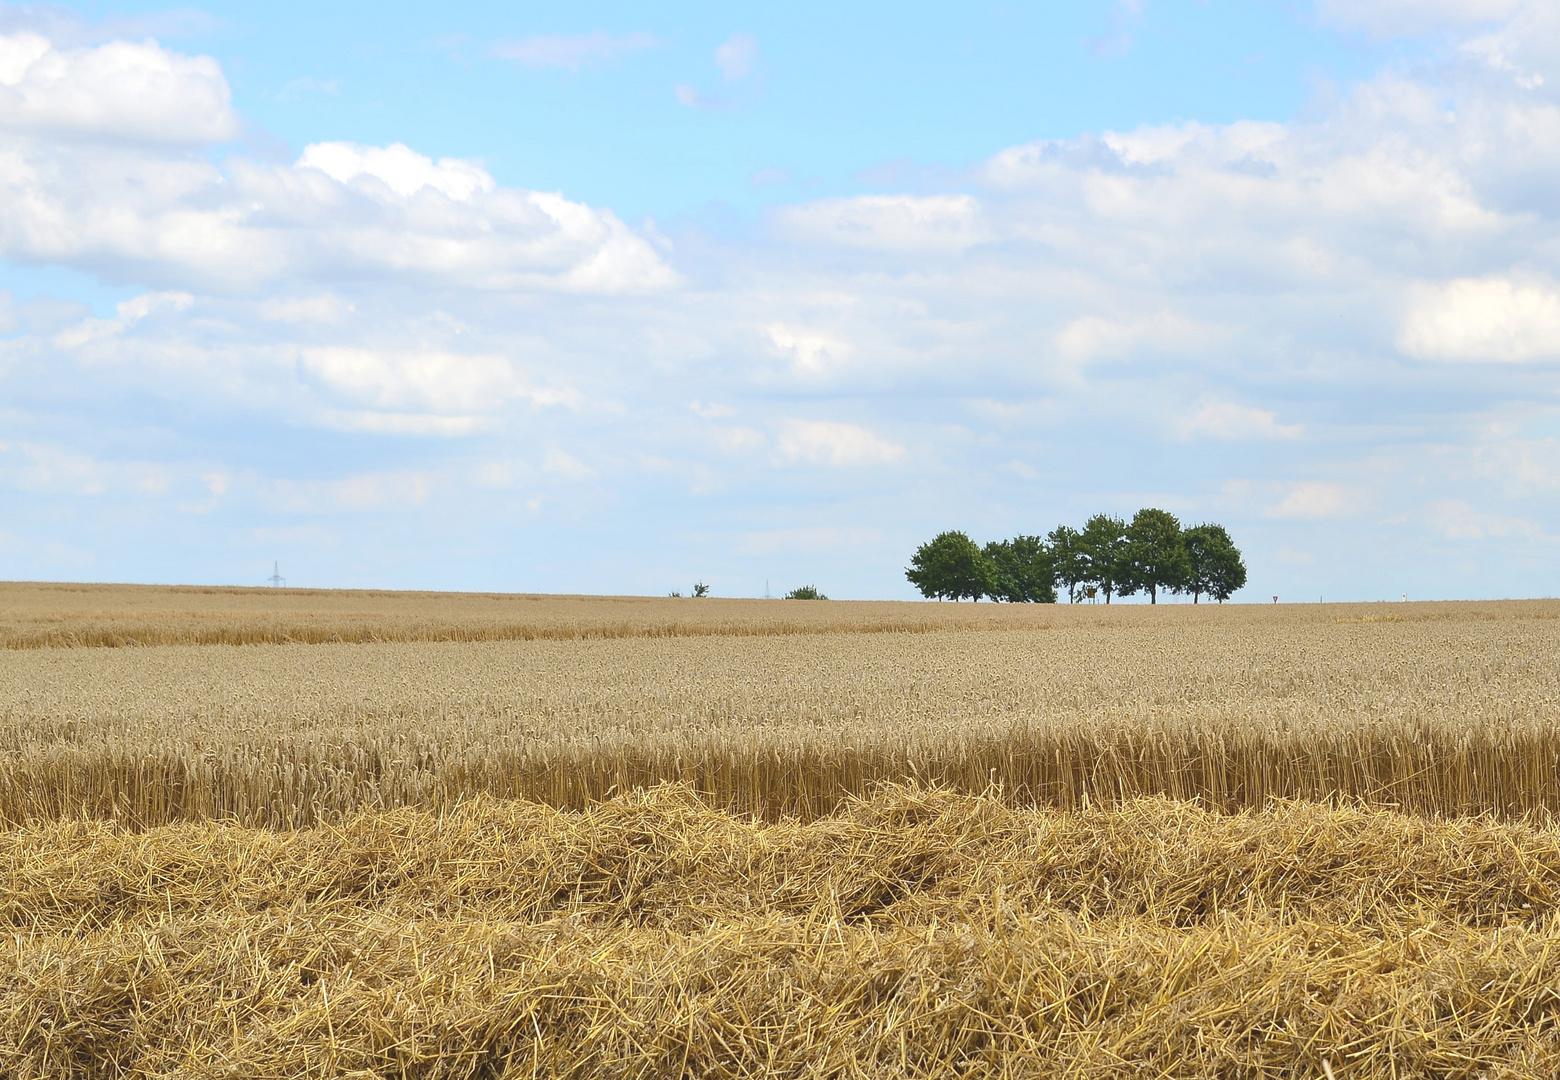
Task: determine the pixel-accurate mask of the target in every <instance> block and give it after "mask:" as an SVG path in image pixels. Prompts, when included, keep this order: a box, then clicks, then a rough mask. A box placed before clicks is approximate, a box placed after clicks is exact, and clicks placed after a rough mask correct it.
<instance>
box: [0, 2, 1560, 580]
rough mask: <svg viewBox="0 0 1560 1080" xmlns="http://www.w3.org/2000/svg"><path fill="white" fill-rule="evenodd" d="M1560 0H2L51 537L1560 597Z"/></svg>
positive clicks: (11, 400) (521, 563)
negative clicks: (1069, 562) (1234, 560)
mask: <svg viewBox="0 0 1560 1080" xmlns="http://www.w3.org/2000/svg"><path fill="white" fill-rule="evenodd" d="M1557 226H1560V5H1556V4H1554V3H1553V2H1552V0H1542V2H1540V0H1273V2H1264V0H1246V2H1243V3H1234V2H1226V0H1180V2H1170V0H1167V2H1161V0H1102V2H1070V3H1027V4H1022V5H1020V4H1010V3H997V4H978V3H977V4H904V3H896V4H892V5H890V4H886V3H859V4H853V5H841V4H837V3H836V4H827V5H825V4H819V3H810V2H798V3H793V4H789V5H740V4H738V5H733V4H730V3H723V4H720V5H716V4H713V3H708V4H706V3H691V2H690V3H668V4H664V5H655V6H654V7H653V8H646V7H645V6H644V5H627V4H611V3H597V2H582V3H581V2H577V3H571V4H568V5H562V4H526V5H497V4H478V3H468V2H463V0H449V2H446V3H443V4H439V5H428V4H417V5H412V4H402V3H395V2H381V3H377V4H374V5H369V4H363V3H353V2H343V3H336V4H329V5H322V4H318V3H313V4H301V3H293V2H291V0H281V2H274V3H270V4H267V5H263V6H262V5H255V4H251V3H245V4H239V3H226V2H219V3H207V4H200V5H198V6H192V7H178V8H172V7H166V6H161V5H157V4H142V3H125V4H95V3H89V4H80V5H76V6H69V7H52V6H33V5H6V4H0V579H8V580H71V581H126V582H173V583H191V584H235V585H260V584H262V583H263V582H264V581H265V579H266V578H268V577H269V576H270V575H271V573H272V570H273V567H275V566H277V565H278V564H279V565H280V570H281V574H282V575H283V576H285V577H286V579H287V581H288V583H289V584H290V585H295V586H308V587H349V588H363V587H372V588H418V589H424V588H426V589H471V590H495V591H524V592H583V593H626V594H664V593H667V592H669V591H671V590H674V589H676V590H681V591H683V592H687V591H689V590H690V589H691V586H692V584H693V583H694V582H695V581H703V582H706V583H708V584H709V585H710V586H711V591H712V593H713V594H714V595H717V596H761V595H764V594H765V592H766V591H768V592H770V593H772V594H775V595H778V594H780V593H781V592H783V591H785V590H788V589H791V588H794V587H796V586H798V585H803V584H814V585H816V586H817V587H818V588H819V589H821V590H822V591H824V592H825V593H827V594H829V595H830V596H833V597H837V598H851V599H854V598H861V599H877V598H881V599H908V598H912V597H914V596H915V593H914V590H913V589H912V587H911V586H910V585H909V583H908V582H907V581H906V580H905V579H904V567H905V566H906V565H907V563H908V560H909V557H910V555H911V553H912V552H913V551H914V549H915V547H916V545H917V544H919V543H921V542H923V541H925V540H927V539H930V538H931V537H932V536H934V535H935V534H937V533H938V532H941V531H943V530H945V529H960V530H963V531H964V532H966V533H968V534H969V535H970V536H971V537H973V538H974V539H976V540H977V541H981V542H985V541H988V540H995V539H1002V538H1005V537H1010V536H1014V535H1019V534H1036V533H1045V532H1047V531H1049V530H1050V529H1051V528H1053V527H1054V526H1056V525H1058V524H1063V523H1065V524H1071V525H1075V526H1076V525H1080V524H1081V523H1082V522H1083V520H1084V519H1085V518H1087V517H1088V516H1090V515H1091V514H1094V513H1097V512H1102V511H1103V512H1108V513H1112V514H1117V515H1121V516H1124V517H1130V515H1131V514H1132V513H1133V512H1134V511H1135V510H1137V509H1138V508H1140V507H1144V506H1155V507H1161V508H1163V509H1166V510H1169V511H1171V512H1172V513H1174V514H1176V515H1178V516H1179V517H1180V518H1181V519H1182V520H1183V521H1184V522H1186V523H1188V524H1191V523H1196V522H1202V521H1215V522H1219V523H1221V524H1223V525H1224V526H1226V528H1228V529H1229V531H1230V533H1231V535H1232V537H1233V538H1234V540H1235V542H1236V544H1237V545H1238V546H1239V547H1240V548H1241V549H1242V551H1243V552H1244V554H1245V558H1246V562H1247V565H1248V568H1249V571H1250V584H1249V586H1248V587H1247V588H1246V589H1245V590H1243V591H1242V592H1241V593H1240V594H1238V595H1237V599H1239V600H1244V601H1250V602H1271V600H1272V597H1274V596H1278V597H1280V598H1281V599H1283V600H1285V601H1307V602H1315V601H1316V600H1319V599H1326V600H1330V601H1331V600H1384V599H1393V600H1396V599H1399V598H1400V597H1402V596H1405V595H1406V596H1407V597H1409V598H1410V599H1440V598H1483V597H1521V596H1549V595H1557V594H1560V500H1557V495H1560V441H1557V436H1560V381H1557V376H1560V280H1557V278H1560V265H1557V264H1560V228H1557Z"/></svg>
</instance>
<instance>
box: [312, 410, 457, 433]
mask: <svg viewBox="0 0 1560 1080" xmlns="http://www.w3.org/2000/svg"><path fill="white" fill-rule="evenodd" d="M315 420H316V422H317V423H318V424H319V425H320V426H321V427H326V428H333V429H335V430H337V431H363V432H371V433H373V434H376V435H417V436H422V435H431V436H436V437H443V438H447V439H453V438H460V437H463V436H467V435H471V434H473V433H474V432H476V431H478V430H480V429H481V428H482V427H483V426H484V425H485V424H486V423H487V420H486V418H485V417H481V416H432V415H429V414H428V413H417V412H367V411H356V412H353V411H343V410H339V409H327V410H325V411H323V412H322V413H320V414H319V415H318V416H317V417H316V418H315Z"/></svg>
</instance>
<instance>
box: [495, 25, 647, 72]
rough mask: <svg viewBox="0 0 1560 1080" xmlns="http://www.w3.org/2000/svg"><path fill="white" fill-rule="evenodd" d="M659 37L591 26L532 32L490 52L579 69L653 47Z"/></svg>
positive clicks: (527, 63) (541, 64)
mask: <svg viewBox="0 0 1560 1080" xmlns="http://www.w3.org/2000/svg"><path fill="white" fill-rule="evenodd" d="M659 44H661V42H660V40H659V39H658V38H657V37H656V36H655V35H654V34H650V33H646V32H645V31H642V30H640V31H635V32H634V33H631V34H609V33H607V32H606V31H605V30H592V31H591V32H590V33H588V34H535V35H532V36H531V37H526V38H520V39H519V40H516V41H506V42H500V43H499V44H498V45H495V46H494V47H493V52H494V54H495V55H497V56H501V57H503V58H504V59H505V60H515V61H518V62H519V63H521V64H524V65H525V66H526V67H533V68H561V69H563V70H565V71H579V70H580V68H583V67H594V66H596V65H598V64H604V63H607V62H609V61H612V60H616V59H618V58H619V57H623V56H628V55H630V54H631V53H636V52H643V51H644V50H645V49H653V48H655V47H656V46H658V45H659Z"/></svg>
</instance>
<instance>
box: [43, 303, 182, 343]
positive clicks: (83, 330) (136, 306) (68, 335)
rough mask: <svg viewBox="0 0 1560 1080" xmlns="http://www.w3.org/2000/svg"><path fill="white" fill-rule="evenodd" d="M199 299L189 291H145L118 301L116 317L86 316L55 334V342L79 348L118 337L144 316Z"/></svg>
mask: <svg viewBox="0 0 1560 1080" xmlns="http://www.w3.org/2000/svg"><path fill="white" fill-rule="evenodd" d="M194 302H195V298H194V297H193V296H191V295H190V294H189V293H184V292H166V293H144V294H142V295H141V296H137V297H134V298H132V299H130V300H125V301H123V302H121V303H119V304H116V305H115V310H116V311H117V312H118V314H116V315H115V316H114V317H113V318H112V319H86V320H84V321H82V322H81V323H79V324H78V325H76V326H73V327H71V328H70V329H68V330H62V331H60V332H59V333H57V334H55V335H54V344H55V345H57V346H59V347H60V348H62V349H77V348H80V347H81V346H83V345H86V344H87V343H89V342H93V341H97V340H99V339H101V338H109V337H116V336H118V335H120V334H123V333H124V332H125V331H126V330H129V329H130V328H131V327H133V326H135V325H136V324H137V323H139V322H140V321H141V320H142V319H145V318H146V317H147V316H149V315H152V314H154V313H156V312H158V311H161V310H172V311H183V310H184V309H185V308H187V307H189V306H190V305H191V304H193V303H194Z"/></svg>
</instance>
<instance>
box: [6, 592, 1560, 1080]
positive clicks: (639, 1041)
mask: <svg viewBox="0 0 1560 1080" xmlns="http://www.w3.org/2000/svg"><path fill="white" fill-rule="evenodd" d="M0 643H3V644H4V645H6V646H7V648H5V649H0V762H3V768H0V823H3V827H0V867H3V870H0V913H3V914H0V918H3V919H4V920H5V923H6V927H5V929H6V932H7V934H8V937H9V940H8V941H7V942H6V944H5V947H4V950H3V953H0V998H3V1001H0V1076H6V1077H11V1076H14V1077H19V1078H20V1077H28V1078H30V1077H39V1078H41V1077H54V1076H70V1077H99V1076H124V1077H148V1078H150V1077H167V1078H173V1077H181V1078H182V1077H257V1078H258V1077H295V1076H354V1077H386V1078H389V1077H462V1078H467V1077H469V1078H477V1077H484V1078H489V1077H490V1078H498V1077H533V1076H540V1077H558V1076H570V1077H661V1076H670V1077H683V1076H689V1077H695V1076H697V1077H704V1076H732V1077H736V1076H752V1077H760V1076H782V1077H792V1076H794V1077H890V1076H927V1077H934V1076H935V1077H946V1076H971V1077H974V1076H982V1077H984V1076H991V1077H1003V1076H1008V1077H1028V1076H1033V1077H1052V1076H1058V1077H1096V1076H1099V1077H1105V1076H1139V1075H1141V1076H1162V1077H1253V1078H1255V1077H1320V1076H1326V1075H1332V1076H1334V1077H1336V1078H1342V1077H1346V1076H1350V1077H1421V1076H1434V1077H1468V1078H1474V1077H1553V1076H1556V1075H1560V821H1556V820H1552V818H1551V814H1552V813H1553V812H1554V811H1556V810H1560V724H1557V721H1560V659H1557V658H1560V602H1550V601H1531V602H1505V603H1477V604H1473V603H1470V604H1374V605H1320V604H1318V605H1305V606H1283V605H1261V606H1258V605H1249V606H1248V605H1226V606H1223V607H1219V606H1212V607H1209V606H1202V605H1199V606H1197V607H1192V606H1189V605H1162V606H1159V607H1153V608H1150V607H1145V606H1142V605H1112V606H1111V607H1108V608H1107V607H1105V606H1103V605H1100V606H1094V605H1090V606H1077V607H1069V606H1066V605H1062V606H1054V605H1023V606H996V605H990V604H980V605H971V604H959V605H954V604H941V605H939V604H889V603H882V604H853V603H838V602H801V601H786V602H782V601H770V602H764V601H722V600H691V599H683V600H673V599H659V600H657V599H634V598H623V599H617V598H567V597H517V596H498V595H493V596H450V595H434V594H397V593H317V592H302V591H292V590H278V591H275V592H269V591H264V590H218V589H155V588H131V587H106V586H54V585H47V586H46V585H0Z"/></svg>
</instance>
